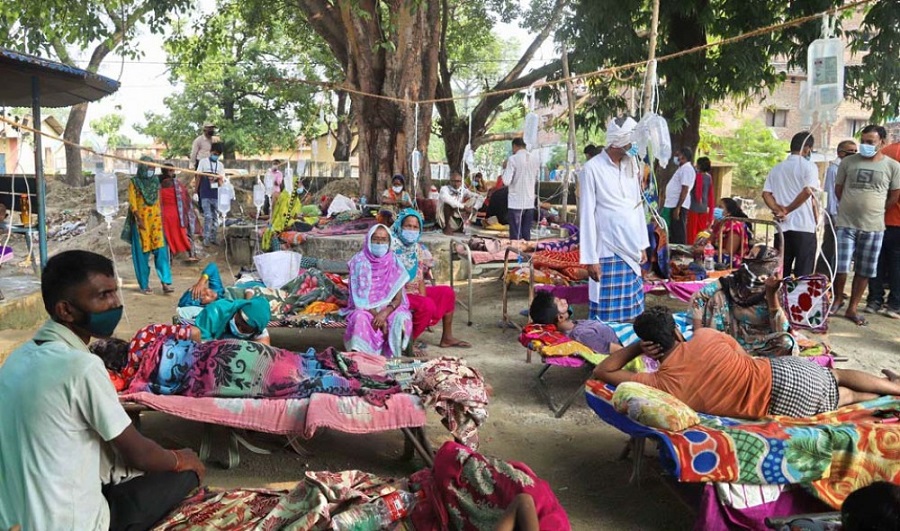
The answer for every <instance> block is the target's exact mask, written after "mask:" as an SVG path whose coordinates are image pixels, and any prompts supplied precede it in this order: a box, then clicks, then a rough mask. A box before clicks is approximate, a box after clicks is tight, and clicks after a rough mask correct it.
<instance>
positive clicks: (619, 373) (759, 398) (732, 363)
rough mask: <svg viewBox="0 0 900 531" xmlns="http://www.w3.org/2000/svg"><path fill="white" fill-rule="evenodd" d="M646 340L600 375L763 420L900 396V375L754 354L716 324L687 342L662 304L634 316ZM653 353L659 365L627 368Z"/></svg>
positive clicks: (699, 406)
mask: <svg viewBox="0 0 900 531" xmlns="http://www.w3.org/2000/svg"><path fill="white" fill-rule="evenodd" d="M634 332H635V333H636V334H637V336H638V337H640V338H641V341H640V342H639V343H635V344H633V345H631V346H628V347H626V348H623V349H621V350H619V351H617V352H615V353H613V354H612V355H610V356H609V358H607V359H605V360H603V362H601V363H600V364H599V365H598V366H597V368H596V369H595V370H594V377H595V378H597V379H600V380H603V381H604V382H606V383H609V384H612V385H619V384H620V383H622V382H638V383H642V384H645V385H648V386H650V387H655V388H657V389H660V390H662V391H665V392H667V393H669V394H671V395H673V396H675V397H676V398H678V399H679V400H681V401H682V402H684V403H685V404H687V405H688V406H690V407H691V408H693V409H694V410H695V411H699V412H701V413H709V414H711V415H718V416H726V417H735V418H745V419H758V418H761V417H764V416H766V415H787V416H791V417H809V416H812V415H816V414H819V413H824V412H826V411H832V410H835V409H837V408H838V407H841V406H846V405H848V404H855V403H857V402H862V401H864V400H870V399H873V398H876V397H878V396H880V395H900V375H897V374H895V373H893V372H892V371H889V370H884V371H883V372H884V373H885V375H886V376H887V378H886V379H885V378H879V377H877V376H873V375H871V374H868V373H865V372H862V371H856V370H851V369H826V368H824V367H821V366H819V365H817V364H816V363H814V362H811V361H808V360H805V359H803V358H798V357H794V356H781V357H777V358H754V357H752V356H750V355H749V354H747V353H746V352H745V351H744V349H743V348H741V346H740V345H738V343H737V342H736V341H735V340H734V338H732V337H731V336H729V335H727V334H724V333H722V332H717V331H715V330H712V329H709V328H703V329H700V330H697V331H695V332H694V336H693V337H692V338H691V340H690V341H688V342H685V341H684V340H683V339H682V337H681V334H680V333H679V332H678V331H677V329H676V327H675V321H674V320H673V318H672V313H671V312H670V311H669V310H668V309H667V308H665V307H662V306H656V307H653V308H649V309H647V310H646V311H644V313H643V314H641V315H639V316H638V317H637V319H635V321H634ZM641 354H645V355H647V356H650V357H652V358H655V359H657V360H658V361H659V364H660V366H659V371H658V372H655V373H645V374H636V373H632V372H628V371H625V370H622V367H623V366H624V365H625V364H626V363H628V362H629V361H631V360H632V359H634V358H635V357H637V356H639V355H641Z"/></svg>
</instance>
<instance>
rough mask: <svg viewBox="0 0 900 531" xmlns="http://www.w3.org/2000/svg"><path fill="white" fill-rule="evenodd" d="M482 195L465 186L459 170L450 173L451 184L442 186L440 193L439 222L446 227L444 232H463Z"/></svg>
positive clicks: (448, 233)
mask: <svg viewBox="0 0 900 531" xmlns="http://www.w3.org/2000/svg"><path fill="white" fill-rule="evenodd" d="M479 197H480V196H479V195H478V194H476V193H475V192H473V191H471V190H469V189H468V188H466V187H465V186H463V181H462V175H461V174H460V173H459V172H456V171H455V172H453V173H451V174H450V184H449V185H446V184H445V185H444V186H441V192H440V194H439V195H438V206H437V216H436V217H437V223H438V226H439V227H441V228H442V229H444V234H447V235H452V234H453V233H455V232H461V231H462V230H463V226H464V225H465V223H466V222H467V221H471V220H472V219H473V218H474V217H475V215H476V213H477V209H476V207H475V205H476V203H477V201H478V198H479Z"/></svg>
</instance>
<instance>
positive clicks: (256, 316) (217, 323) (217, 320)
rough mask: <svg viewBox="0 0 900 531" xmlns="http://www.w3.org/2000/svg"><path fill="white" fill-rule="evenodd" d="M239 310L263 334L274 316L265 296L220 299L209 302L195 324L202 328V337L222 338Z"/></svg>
mask: <svg viewBox="0 0 900 531" xmlns="http://www.w3.org/2000/svg"><path fill="white" fill-rule="evenodd" d="M238 312H243V314H244V320H245V321H247V324H248V325H250V326H251V327H253V329H254V330H256V333H257V334H261V333H262V331H263V330H265V329H266V326H267V325H268V324H269V319H271V318H272V311H271V310H270V309H269V301H267V300H266V299H265V298H263V297H253V298H252V299H240V300H228V299H219V300H217V301H214V302H211V303H209V304H208V305H207V306H206V307H205V308H203V311H202V312H200V314H199V315H197V319H196V320H195V321H194V325H195V326H196V327H197V328H199V329H200V339H201V340H202V341H209V340H212V339H222V337H223V336H225V334H226V333H227V332H228V321H230V320H231V319H232V318H233V317H234V315H235V314H236V313H238Z"/></svg>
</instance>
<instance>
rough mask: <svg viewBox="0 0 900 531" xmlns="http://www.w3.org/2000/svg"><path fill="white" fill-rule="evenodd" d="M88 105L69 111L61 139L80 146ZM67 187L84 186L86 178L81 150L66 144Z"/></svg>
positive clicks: (78, 106) (83, 104)
mask: <svg viewBox="0 0 900 531" xmlns="http://www.w3.org/2000/svg"><path fill="white" fill-rule="evenodd" d="M87 109H88V104H87V103H79V104H78V105H73V106H72V108H71V109H70V110H69V119H68V120H67V121H66V130H65V132H64V133H63V138H65V139H66V140H68V141H69V142H72V143H73V144H76V145H79V144H81V129H82V128H83V127H84V119H85V116H86V115H87ZM64 181H65V183H66V184H68V185H69V186H85V185H87V178H86V177H85V176H84V172H83V171H82V163H81V149H79V148H77V147H75V146H71V145H69V144H66V178H65V179H64Z"/></svg>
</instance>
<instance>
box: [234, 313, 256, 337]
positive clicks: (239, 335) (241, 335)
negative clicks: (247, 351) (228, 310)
mask: <svg viewBox="0 0 900 531" xmlns="http://www.w3.org/2000/svg"><path fill="white" fill-rule="evenodd" d="M228 330H229V331H230V332H231V335H233V336H234V337H236V338H238V339H250V338H251V337H253V334H245V333H243V332H241V330H240V328H238V325H237V322H235V320H234V317H232V318H231V320H230V321H228Z"/></svg>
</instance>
